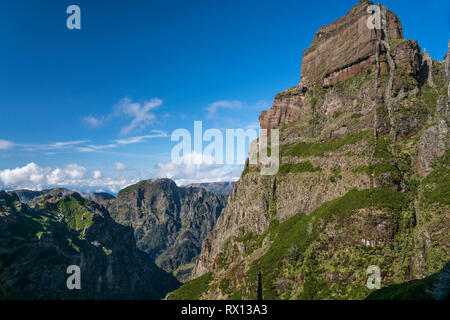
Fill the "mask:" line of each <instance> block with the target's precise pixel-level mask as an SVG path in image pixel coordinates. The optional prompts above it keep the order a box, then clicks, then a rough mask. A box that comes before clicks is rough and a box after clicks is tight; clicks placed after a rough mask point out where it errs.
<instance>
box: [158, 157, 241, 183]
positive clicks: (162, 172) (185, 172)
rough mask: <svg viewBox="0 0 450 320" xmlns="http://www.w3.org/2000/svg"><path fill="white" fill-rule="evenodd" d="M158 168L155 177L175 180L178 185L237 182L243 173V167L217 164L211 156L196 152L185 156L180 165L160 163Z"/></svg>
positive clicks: (169, 162) (170, 162) (171, 162)
mask: <svg viewBox="0 0 450 320" xmlns="http://www.w3.org/2000/svg"><path fill="white" fill-rule="evenodd" d="M156 168H157V172H156V173H155V177H157V178H169V179H173V180H174V181H175V182H176V183H177V184H178V185H185V184H189V183H194V182H195V183H197V182H222V181H236V180H238V179H239V176H240V174H241V172H242V165H220V164H215V163H214V159H213V158H212V157H211V156H204V155H201V154H198V153H195V152H192V153H188V154H186V155H185V156H183V159H182V161H181V163H179V164H178V163H175V162H173V161H168V162H160V163H158V164H157V165H156Z"/></svg>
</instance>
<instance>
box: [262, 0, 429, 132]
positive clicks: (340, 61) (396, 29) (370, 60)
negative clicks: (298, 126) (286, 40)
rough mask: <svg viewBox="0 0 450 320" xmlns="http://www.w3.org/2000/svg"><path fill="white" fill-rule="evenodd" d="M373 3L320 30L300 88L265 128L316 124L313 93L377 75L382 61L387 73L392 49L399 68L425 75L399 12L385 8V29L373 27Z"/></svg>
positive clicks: (281, 98)
mask: <svg viewBox="0 0 450 320" xmlns="http://www.w3.org/2000/svg"><path fill="white" fill-rule="evenodd" d="M371 5H373V4H372V2H370V1H360V3H359V4H358V5H356V6H355V7H353V8H352V9H351V10H350V11H349V13H348V14H347V15H345V16H344V17H342V18H340V19H338V20H337V21H335V22H333V23H331V24H330V25H327V26H324V27H322V28H320V29H319V31H318V32H317V34H316V35H315V37H314V40H313V43H312V44H311V46H310V47H309V48H308V49H307V50H306V51H305V52H304V53H303V58H302V71H301V81H300V84H299V85H298V86H297V87H293V88H291V89H289V90H287V91H285V92H284V93H282V94H279V95H277V96H276V97H275V99H274V102H273V105H272V107H271V108H270V109H269V110H268V111H263V112H262V113H261V115H260V117H259V121H260V125H261V128H263V129H274V128H280V127H281V126H283V125H288V124H290V123H292V122H294V121H296V120H299V119H302V120H306V121H309V120H311V119H312V118H313V117H314V113H315V109H316V106H315V104H316V103H317V102H316V101H308V100H306V101H305V93H306V92H307V91H309V90H321V89H322V88H329V87H332V86H334V85H336V84H338V83H339V82H343V81H346V80H348V79H351V78H354V77H358V76H363V75H372V76H374V75H375V73H376V64H377V63H379V66H378V68H379V72H380V73H381V74H383V73H387V72H388V70H389V69H390V68H389V63H388V58H387V55H388V51H389V54H390V56H391V57H392V59H393V62H394V63H395V66H396V68H397V69H402V70H405V72H406V73H408V74H410V75H417V74H418V73H419V72H420V70H421V64H422V60H421V59H422V56H421V54H420V47H419V45H418V44H417V42H416V41H412V40H407V39H403V31H402V25H401V22H400V20H399V19H398V17H397V16H396V15H395V14H394V13H392V12H390V11H389V10H388V9H387V8H386V7H381V9H380V17H381V18H382V26H383V28H381V29H379V30H378V29H369V28H368V26H367V21H368V19H369V17H370V14H369V13H368V11H367V9H368V7H369V6H371ZM383 43H384V45H383ZM388 47H389V48H388Z"/></svg>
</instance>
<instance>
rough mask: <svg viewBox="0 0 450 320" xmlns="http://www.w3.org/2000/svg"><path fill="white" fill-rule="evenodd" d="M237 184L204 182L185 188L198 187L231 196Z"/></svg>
mask: <svg viewBox="0 0 450 320" xmlns="http://www.w3.org/2000/svg"><path fill="white" fill-rule="evenodd" d="M234 185H235V182H231V181H229V182H204V183H193V184H189V185H187V186H185V187H196V188H203V189H205V190H206V191H208V192H211V193H215V194H220V195H225V196H229V195H231V193H232V192H233V188H234Z"/></svg>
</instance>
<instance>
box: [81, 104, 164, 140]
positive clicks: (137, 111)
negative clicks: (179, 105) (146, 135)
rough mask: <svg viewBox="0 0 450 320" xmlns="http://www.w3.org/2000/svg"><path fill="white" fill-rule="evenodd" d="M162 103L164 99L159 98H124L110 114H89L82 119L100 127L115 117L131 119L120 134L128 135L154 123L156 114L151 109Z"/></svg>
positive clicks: (91, 125) (95, 126)
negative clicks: (140, 100) (139, 99)
mask: <svg viewBox="0 0 450 320" xmlns="http://www.w3.org/2000/svg"><path fill="white" fill-rule="evenodd" d="M162 103H163V101H162V100H161V99H158V98H153V99H151V100H149V101H143V102H142V103H141V102H133V101H132V100H131V99H130V98H123V99H122V100H121V101H120V102H119V103H118V104H117V105H116V106H115V107H114V109H113V111H112V112H111V113H109V114H108V115H106V116H100V117H97V116H93V115H89V116H87V117H84V118H83V119H82V120H83V122H84V123H85V124H86V125H88V126H89V127H91V128H98V127H101V126H102V125H104V124H105V123H106V122H108V121H111V120H112V119H114V118H125V119H129V120H130V119H131V122H130V123H129V124H128V125H126V126H123V127H122V128H121V129H120V135H127V134H129V133H131V132H132V131H134V130H143V129H145V128H146V127H148V126H149V125H151V124H153V122H154V120H155V119H156V116H155V114H154V113H152V112H150V111H151V110H153V109H155V108H157V107H159V106H160V105H162Z"/></svg>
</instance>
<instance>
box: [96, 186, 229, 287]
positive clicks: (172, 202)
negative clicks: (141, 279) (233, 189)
mask: <svg viewBox="0 0 450 320" xmlns="http://www.w3.org/2000/svg"><path fill="white" fill-rule="evenodd" d="M220 190H222V189H220ZM221 193H222V192H221ZM226 200H227V197H226V196H225V195H223V194H215V193H211V192H208V191H206V190H205V189H204V188H200V187H196V186H188V187H178V186H177V185H176V184H175V182H173V181H172V180H170V179H159V180H145V181H141V182H139V183H137V184H135V185H132V186H130V187H127V188H125V189H123V190H121V191H120V192H119V194H118V196H117V198H116V199H114V200H110V201H101V203H102V204H103V205H104V206H105V207H106V208H107V210H108V211H109V212H110V214H111V216H112V217H113V218H114V220H115V221H117V222H118V223H120V224H123V225H127V226H131V227H133V229H134V234H135V237H136V241H137V246H138V248H139V249H141V250H143V251H145V252H147V253H148V254H149V255H150V256H151V257H152V259H153V260H154V261H155V262H156V264H157V265H158V266H160V267H161V268H162V269H164V270H166V271H167V272H170V273H173V274H174V275H175V276H176V277H177V278H178V279H179V280H180V281H186V280H189V278H190V275H191V271H192V270H193V268H194V266H195V263H196V258H197V257H198V255H199V253H200V250H201V244H202V241H203V239H204V238H205V237H206V234H207V233H208V232H209V231H211V230H212V228H213V227H214V225H215V223H216V221H217V219H218V217H219V216H220V214H221V212H222V210H223V208H224V207H225V206H226Z"/></svg>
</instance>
